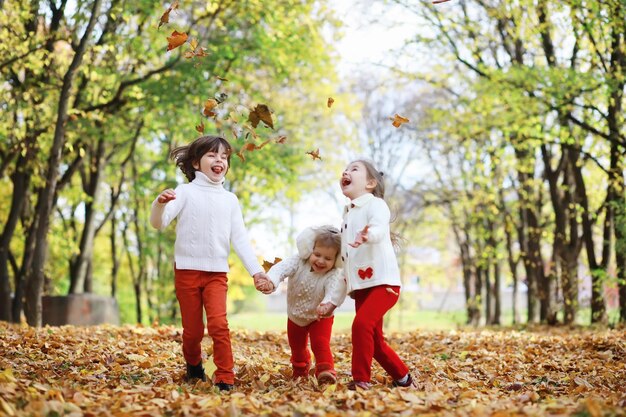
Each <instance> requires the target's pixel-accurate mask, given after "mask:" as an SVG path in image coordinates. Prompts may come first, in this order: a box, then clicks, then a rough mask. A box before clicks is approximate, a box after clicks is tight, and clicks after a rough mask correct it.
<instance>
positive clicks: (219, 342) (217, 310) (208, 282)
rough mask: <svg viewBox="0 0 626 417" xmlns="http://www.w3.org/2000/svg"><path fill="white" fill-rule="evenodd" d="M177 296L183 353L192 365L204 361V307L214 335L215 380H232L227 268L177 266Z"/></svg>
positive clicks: (207, 325) (207, 324)
mask: <svg viewBox="0 0 626 417" xmlns="http://www.w3.org/2000/svg"><path fill="white" fill-rule="evenodd" d="M174 277H175V282H176V284H175V288H176V298H177V299H178V304H179V305H180V316H181V318H182V322H183V356H184V357H185V361H187V363H188V364H190V365H198V364H199V363H201V362H202V348H201V342H202V338H203V337H204V320H203V317H202V312H203V310H204V311H206V319H207V320H206V321H207V323H206V327H207V330H208V332H209V337H211V339H213V362H214V363H215V366H216V368H217V370H216V371H215V374H214V382H225V383H227V384H233V383H234V380H235V374H234V372H233V351H232V348H231V344H230V331H229V329H228V320H227V319H226V292H227V290H228V278H227V276H226V273H225V272H205V271H195V270H189V269H176V270H175V274H174Z"/></svg>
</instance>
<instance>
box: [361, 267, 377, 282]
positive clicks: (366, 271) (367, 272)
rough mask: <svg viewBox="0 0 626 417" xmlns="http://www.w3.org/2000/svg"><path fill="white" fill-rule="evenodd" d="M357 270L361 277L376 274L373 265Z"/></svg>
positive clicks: (369, 276)
mask: <svg viewBox="0 0 626 417" xmlns="http://www.w3.org/2000/svg"><path fill="white" fill-rule="evenodd" d="M357 272H358V274H359V278H361V279H367V278H371V277H372V275H373V274H374V270H373V269H372V267H371V266H368V267H367V269H359V270H358V271H357Z"/></svg>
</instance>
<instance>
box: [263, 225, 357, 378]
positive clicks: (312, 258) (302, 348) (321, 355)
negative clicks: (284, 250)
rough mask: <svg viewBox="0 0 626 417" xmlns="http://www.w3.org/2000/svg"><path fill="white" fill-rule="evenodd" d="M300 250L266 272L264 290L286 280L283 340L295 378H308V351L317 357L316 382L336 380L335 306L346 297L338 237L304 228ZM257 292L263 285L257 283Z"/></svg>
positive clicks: (328, 231) (325, 230)
mask: <svg viewBox="0 0 626 417" xmlns="http://www.w3.org/2000/svg"><path fill="white" fill-rule="evenodd" d="M296 245H297V248H298V254H297V255H294V256H292V257H290V258H288V259H285V260H283V261H281V262H279V263H277V264H276V265H274V266H272V268H271V269H270V270H269V271H268V276H269V279H270V281H269V282H267V285H268V287H267V289H268V290H269V291H264V292H272V291H273V290H275V289H276V288H277V287H278V284H279V283H280V282H281V281H283V280H284V279H285V278H289V280H288V281H287V283H288V286H287V316H288V317H289V318H288V320H287V338H288V340H289V347H290V348H291V364H292V366H293V378H294V379H297V378H300V377H305V378H306V377H308V376H309V365H310V362H311V355H310V353H309V349H308V346H307V345H308V338H309V336H310V338H311V349H312V350H313V354H314V355H315V376H316V377H317V380H318V382H319V383H331V384H334V383H335V382H337V373H336V372H335V366H334V361H333V355H332V353H331V351H330V335H331V331H332V327H333V320H334V317H333V315H332V313H333V311H334V310H335V308H336V307H337V306H339V305H341V303H343V300H344V299H345V296H346V295H345V294H346V289H345V281H344V279H343V276H342V274H341V271H340V270H339V269H338V266H339V265H340V264H341V260H339V259H338V257H339V250H340V249H341V235H340V234H339V230H337V229H336V228H334V227H331V226H322V227H319V228H308V229H306V230H304V231H303V232H302V233H300V235H299V236H298V237H297V239H296ZM261 290H264V288H263V287H262V286H261Z"/></svg>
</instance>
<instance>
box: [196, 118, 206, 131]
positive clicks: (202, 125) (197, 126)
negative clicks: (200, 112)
mask: <svg viewBox="0 0 626 417" xmlns="http://www.w3.org/2000/svg"><path fill="white" fill-rule="evenodd" d="M196 130H197V131H198V132H199V133H204V121H200V124H199V125H196Z"/></svg>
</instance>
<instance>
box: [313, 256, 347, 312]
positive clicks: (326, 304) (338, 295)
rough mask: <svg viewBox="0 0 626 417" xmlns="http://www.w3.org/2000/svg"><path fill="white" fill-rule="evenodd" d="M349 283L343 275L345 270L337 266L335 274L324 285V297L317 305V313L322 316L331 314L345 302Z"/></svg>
mask: <svg viewBox="0 0 626 417" xmlns="http://www.w3.org/2000/svg"><path fill="white" fill-rule="evenodd" d="M346 293H347V285H346V280H345V279H344V277H343V270H342V269H340V268H337V269H335V270H334V273H333V276H332V277H330V278H329V279H328V280H327V281H326V284H325V285H324V299H323V300H322V302H321V303H320V305H319V306H318V307H317V314H318V315H319V316H320V317H328V316H330V315H331V314H332V313H333V311H334V310H335V308H337V307H339V306H340V305H341V304H343V302H344V300H345V299H346Z"/></svg>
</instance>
